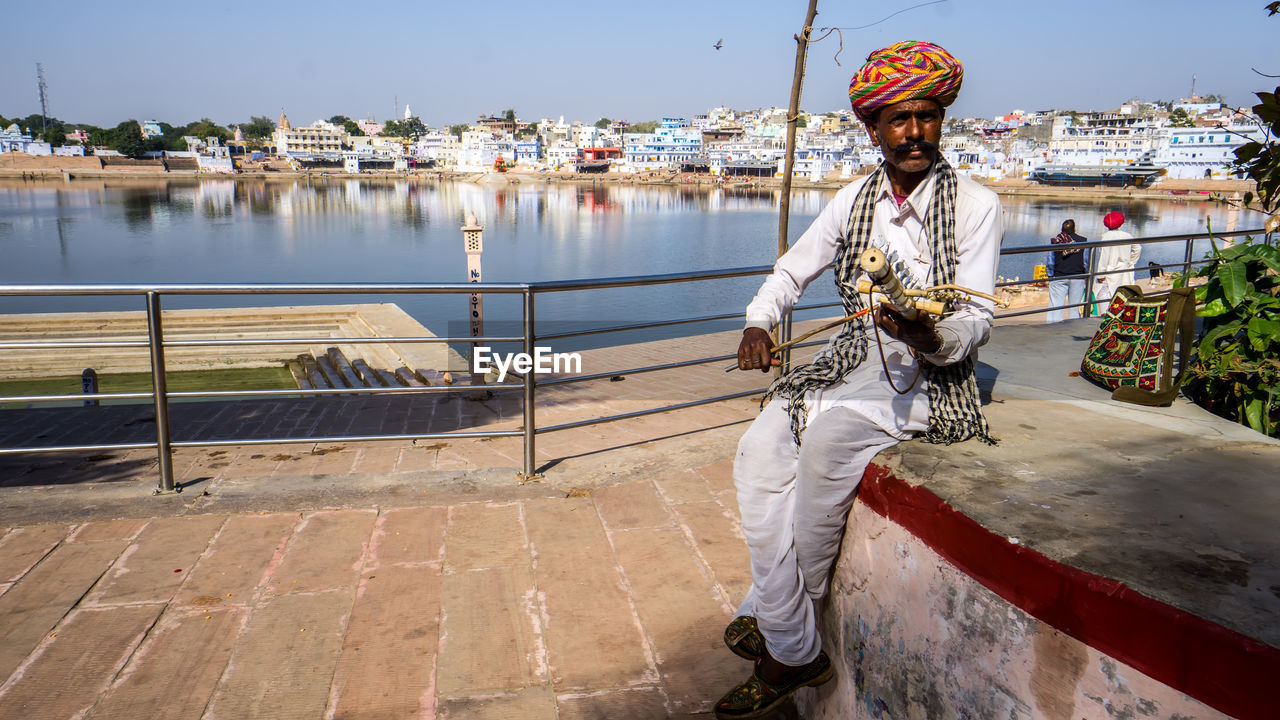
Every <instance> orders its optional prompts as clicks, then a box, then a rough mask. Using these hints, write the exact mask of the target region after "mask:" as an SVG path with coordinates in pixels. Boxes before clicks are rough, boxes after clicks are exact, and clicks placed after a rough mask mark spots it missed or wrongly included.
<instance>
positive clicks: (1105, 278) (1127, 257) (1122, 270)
mask: <svg viewBox="0 0 1280 720" xmlns="http://www.w3.org/2000/svg"><path fill="white" fill-rule="evenodd" d="M1102 224H1103V225H1106V226H1107V231H1106V232H1104V233H1102V237H1100V238H1098V239H1099V240H1101V241H1104V242H1105V241H1107V240H1129V239H1132V238H1133V236H1132V235H1130V234H1129V233H1127V232H1125V231H1124V230H1121V229H1120V226H1121V225H1123V224H1124V215H1123V214H1121V213H1120V211H1119V210H1112V211H1111V212H1109V213H1107V214H1106V215H1104V216H1102ZM1140 257H1142V246H1141V245H1139V244H1137V243H1130V244H1126V245H1111V246H1108V247H1103V248H1098V273H1100V274H1099V275H1098V276H1097V278H1096V279H1095V280H1094V290H1093V294H1094V296H1095V297H1096V298H1098V299H1099V300H1110V299H1111V296H1112V295H1115V294H1116V289H1117V288H1119V287H1120V286H1121V285H1132V284H1134V283H1135V282H1137V280H1136V279H1135V278H1134V275H1133V266H1134V265H1137V264H1138V258H1140ZM1101 273H1106V274H1101ZM1101 309H1102V310H1105V309H1106V306H1105V305H1104V306H1102V307H1101Z"/></svg>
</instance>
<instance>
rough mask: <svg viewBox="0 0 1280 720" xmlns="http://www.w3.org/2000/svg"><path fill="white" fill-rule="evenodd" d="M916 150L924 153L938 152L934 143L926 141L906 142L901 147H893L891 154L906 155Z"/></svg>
mask: <svg viewBox="0 0 1280 720" xmlns="http://www.w3.org/2000/svg"><path fill="white" fill-rule="evenodd" d="M916 148H919V149H921V150H923V151H925V152H937V151H938V146H937V145H936V144H934V143H931V142H929V141H928V140H908V141H907V142H904V143H902V144H901V145H896V146H894V148H893V154H894V155H906V154H907V153H909V152H911V151H912V150H915V149H916Z"/></svg>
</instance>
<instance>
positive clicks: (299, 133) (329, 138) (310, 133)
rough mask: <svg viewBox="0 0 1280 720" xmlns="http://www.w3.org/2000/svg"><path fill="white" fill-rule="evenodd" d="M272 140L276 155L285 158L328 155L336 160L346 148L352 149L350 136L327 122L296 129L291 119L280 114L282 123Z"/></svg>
mask: <svg viewBox="0 0 1280 720" xmlns="http://www.w3.org/2000/svg"><path fill="white" fill-rule="evenodd" d="M272 139H273V140H274V141H275V144H276V153H277V154H279V155H283V156H296V155H328V156H331V157H333V158H334V159H335V160H336V159H338V157H340V154H341V152H342V150H343V148H345V147H350V144H351V143H350V141H349V136H348V135H347V131H346V130H345V129H344V128H340V127H338V126H337V125H334V124H333V123H330V122H327V121H325V120H316V121H315V122H313V123H311V124H310V125H308V126H307V127H300V128H295V127H293V126H292V125H290V124H289V118H288V117H286V116H285V114H284V113H283V112H281V113H280V122H279V125H278V126H277V127H276V131H275V133H273V134H272Z"/></svg>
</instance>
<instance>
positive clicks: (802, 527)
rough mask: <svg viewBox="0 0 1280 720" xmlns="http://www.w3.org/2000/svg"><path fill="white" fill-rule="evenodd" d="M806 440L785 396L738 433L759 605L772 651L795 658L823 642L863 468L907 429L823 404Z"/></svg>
mask: <svg viewBox="0 0 1280 720" xmlns="http://www.w3.org/2000/svg"><path fill="white" fill-rule="evenodd" d="M802 439H803V444H802V445H801V447H800V448H799V449H798V450H797V448H796V446H795V443H794V442H793V441H792V438H791V418H790V417H789V416H788V414H787V411H786V410H785V408H784V405H783V402H782V401H781V400H773V401H771V402H770V403H769V404H768V405H766V406H765V408H764V410H763V411H761V413H760V415H759V417H757V418H756V420H755V422H753V423H752V424H751V427H750V428H748V429H747V432H746V434H744V435H743V436H742V440H741V441H740V442H739V443H738V454H737V457H736V458H735V460H734V466H733V477H734V482H735V484H736V485H737V490H738V506H739V508H740V509H741V512H742V529H743V531H744V533H745V534H746V536H747V547H748V548H749V549H750V551H751V578H752V586H751V589H750V590H748V592H747V596H746V599H745V600H744V601H743V603H742V606H741V607H740V608H739V609H738V615H752V616H754V617H755V618H756V622H757V623H758V625H759V627H760V631H761V633H763V635H764V638H765V642H766V643H767V645H768V648H769V654H770V655H772V656H773V657H774V659H776V660H778V661H779V662H782V663H784V664H787V665H793V666H796V665H804V664H806V663H809V662H812V661H813V660H814V659H815V658H816V657H817V656H818V652H819V651H820V650H821V649H822V638H821V637H820V636H819V634H818V625H817V619H816V617H815V614H814V602H815V601H816V600H818V599H819V598H821V597H822V596H823V595H825V594H826V590H827V580H828V578H829V577H830V575H831V567H832V564H833V563H834V562H835V558H836V553H837V552H838V551H839V548H840V539H841V536H842V534H843V531H844V524H845V519H846V518H847V516H848V514H849V508H850V507H851V506H852V505H853V499H854V495H855V493H856V492H857V490H858V484H859V483H860V482H861V481H862V473H863V471H864V470H865V469H866V467H867V464H868V463H869V462H871V459H872V458H873V457H875V455H876V453H878V452H880V451H881V450H884V449H886V448H889V447H892V446H893V445H895V444H897V442H898V440H897V438H895V437H893V436H892V435H889V434H888V433H886V432H885V431H884V430H883V429H882V428H881V427H880V426H879V425H877V424H876V423H874V422H872V421H871V420H869V419H867V418H866V417H865V416H863V415H862V414H860V413H859V412H857V411H856V410H854V409H852V408H849V407H840V406H837V407H832V408H829V409H827V410H824V411H822V412H819V413H817V414H815V415H814V416H813V417H812V418H811V419H810V421H809V423H808V424H807V426H806V427H805V430H804V435H803V436H802Z"/></svg>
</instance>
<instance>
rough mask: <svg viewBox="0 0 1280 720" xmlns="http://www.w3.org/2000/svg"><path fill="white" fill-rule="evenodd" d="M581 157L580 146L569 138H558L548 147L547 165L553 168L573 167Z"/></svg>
mask: <svg viewBox="0 0 1280 720" xmlns="http://www.w3.org/2000/svg"><path fill="white" fill-rule="evenodd" d="M581 157H582V151H581V150H579V149H578V146H577V145H574V144H573V143H571V142H569V141H567V140H558V141H556V142H555V143H554V144H552V145H550V146H548V147H547V167H549V168H551V169H553V170H561V169H573V168H574V167H576V166H577V164H578V159H579V158H581Z"/></svg>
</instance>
